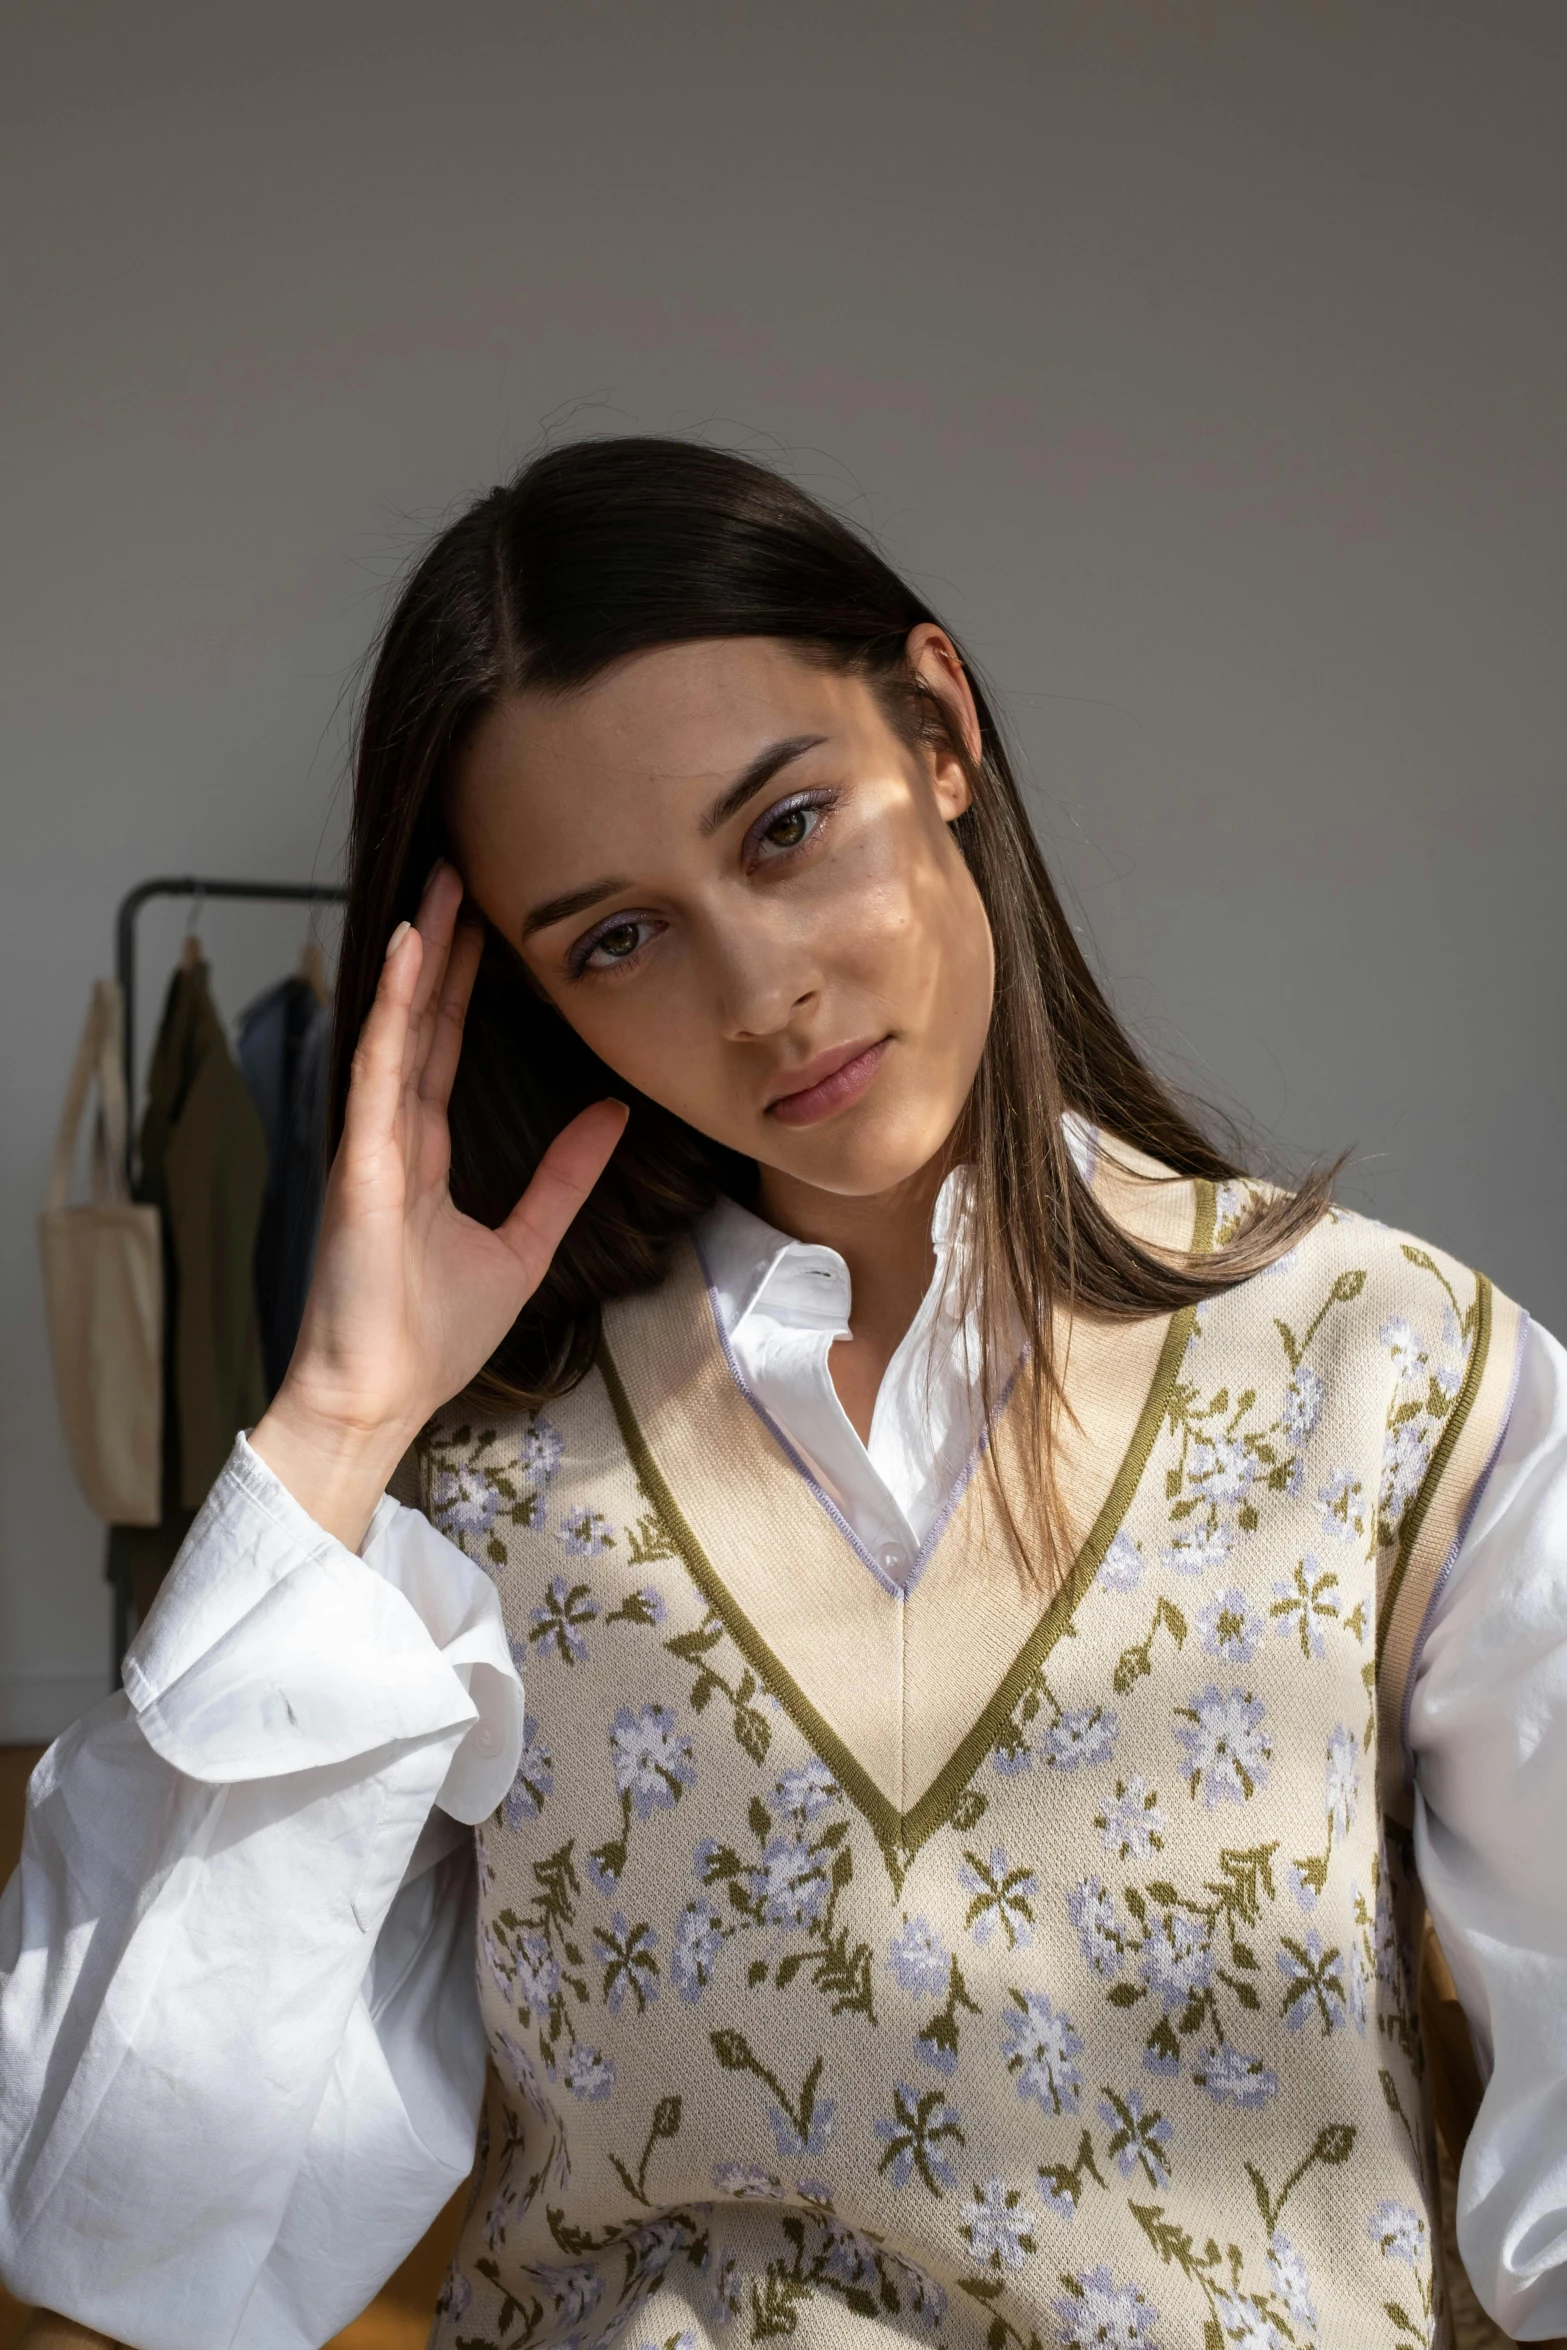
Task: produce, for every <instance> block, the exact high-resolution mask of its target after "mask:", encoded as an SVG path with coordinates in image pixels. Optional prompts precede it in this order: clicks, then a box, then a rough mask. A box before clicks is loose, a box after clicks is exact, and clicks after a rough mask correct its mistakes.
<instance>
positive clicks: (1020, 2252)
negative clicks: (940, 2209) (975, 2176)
mask: <svg viewBox="0 0 1567 2350" xmlns="http://www.w3.org/2000/svg"><path fill="white" fill-rule="evenodd" d="M958 2232H959V2234H960V2235H961V2236H962V2237H963V2238H964V2239H965V2241H966V2242H967V2243H968V2244H969V2246H970V2247H971V2248H972V2251H973V2254H974V2258H975V2259H976V2260H979V2261H983V2262H984V2264H985V2265H986V2267H987V2268H994V2269H1017V2268H1021V2267H1022V2265H1023V2263H1024V2261H1025V2260H1026V2259H1027V2258H1028V2255H1029V2254H1030V2253H1031V2252H1034V2251H1037V2249H1038V2246H1037V2244H1036V2242H1035V2238H1034V2226H1033V2219H1032V2216H1031V2214H1030V2212H1029V2210H1028V2207H1027V2206H1026V2205H1025V2203H1024V2201H1023V2190H1022V2189H1021V2187H1009V2186H1008V2185H1007V2183H1006V2181H1005V2179H987V2180H986V2182H985V2184H984V2186H983V2187H981V2186H980V2185H979V2184H978V2183H977V2182H976V2184H975V2188H974V2195H973V2200H972V2201H971V2202H969V2203H965V2204H964V2205H963V2207H962V2218H961V2222H960V2225H959V2230H958Z"/></svg>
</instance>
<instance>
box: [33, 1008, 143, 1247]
mask: <svg viewBox="0 0 1567 2350" xmlns="http://www.w3.org/2000/svg"><path fill="white" fill-rule="evenodd" d="M124 1034H125V1007H124V1003H123V1001H122V999H121V996H120V984H119V981H118V980H117V979H97V980H94V982H93V991H92V1000H91V1002H90V1003H89V1004H88V1006H87V1018H86V1020H85V1021H84V1022H83V1025H82V1033H81V1038H80V1041H79V1042H78V1044H77V1047H76V1059H75V1061H74V1062H73V1063H72V1066H71V1081H70V1084H69V1085H68V1086H67V1087H66V1089H65V1103H64V1106H63V1108H62V1109H61V1112H60V1124H59V1127H58V1129H57V1130H56V1133H55V1138H54V1157H53V1159H52V1160H51V1161H50V1165H49V1189H48V1193H47V1202H48V1206H49V1208H50V1210H51V1211H55V1210H58V1209H60V1208H63V1207H64V1205H65V1196H66V1193H67V1192H68V1191H69V1189H70V1184H71V1165H72V1162H73V1160H74V1159H75V1157H76V1137H77V1133H78V1131H79V1129H80V1127H81V1122H82V1112H83V1110H84V1109H85V1108H86V1106H87V1089H88V1087H89V1086H90V1085H91V1084H92V1081H93V1079H94V1077H96V1078H97V1080H98V1105H97V1116H96V1117H95V1119H94V1121H93V1150H92V1196H93V1204H94V1205H95V1206H97V1207H109V1206H115V1205H118V1204H119V1203H120V1202H122V1201H123V1200H124V1199H125V1198H126V1197H127V1192H126V1183H125V1130H126V1106H125V1072H124V1069H123V1067H122V1066H121V1060H120V1055H121V1048H122V1044H123V1039H124Z"/></svg>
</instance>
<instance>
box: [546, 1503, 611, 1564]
mask: <svg viewBox="0 0 1567 2350" xmlns="http://www.w3.org/2000/svg"><path fill="white" fill-rule="evenodd" d="M557 1535H558V1539H559V1542H560V1546H561V1549H562V1550H565V1551H569V1552H570V1553H571V1555H572V1557H573V1558H593V1557H595V1556H596V1555H597V1553H598V1552H599V1551H601V1550H613V1549H614V1547H615V1537H614V1535H613V1534H611V1532H610V1530H609V1521H608V1519H607V1518H606V1517H605V1516H604V1514H603V1512H602V1510H574V1511H573V1512H572V1514H571V1516H570V1517H569V1518H562V1520H561V1522H560V1525H559V1528H558V1529H557Z"/></svg>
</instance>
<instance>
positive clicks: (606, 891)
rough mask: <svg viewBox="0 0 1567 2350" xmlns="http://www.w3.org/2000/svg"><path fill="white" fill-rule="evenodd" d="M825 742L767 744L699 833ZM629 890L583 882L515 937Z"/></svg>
mask: <svg viewBox="0 0 1567 2350" xmlns="http://www.w3.org/2000/svg"><path fill="white" fill-rule="evenodd" d="M826 740H827V737H826V735H824V734H792V735H790V736H788V738H787V739H786V740H785V741H783V742H777V743H770V744H769V745H768V747H767V749H766V750H765V751H760V752H758V754H757V756H756V757H755V758H754V759H753V760H752V761H751V764H750V765H749V767H747V768H746V769H745V771H744V773H743V774H742V775H741V776H739V778H738V779H737V780H736V781H735V782H734V783H732V784H731V785H730V786H729V789H728V790H727V791H726V792H721V793H720V794H719V796H718V798H717V799H716V800H715V801H714V802H713V804H712V806H711V807H710V808H709V809H708V811H707V813H706V814H705V815H704V816H703V818H702V819H701V824H700V827H699V829H700V830H701V831H702V833H703V834H705V835H707V834H712V833H715V832H717V830H718V829H719V827H720V825H723V824H727V823H728V821H729V819H730V817H731V816H733V815H735V814H736V813H737V811H738V810H739V809H741V808H743V807H744V806H745V804H746V802H747V800H751V799H754V798H755V797H756V795H757V793H758V792H759V791H761V790H763V789H764V787H765V786H766V785H767V784H769V783H771V782H772V780H773V777H774V776H775V775H776V774H777V773H778V772H779V770H780V768H783V767H787V766H788V764H789V762H790V760H791V759H799V758H802V757H803V756H804V754H805V753H806V752H807V751H814V750H815V749H816V747H817V745H818V743H824V742H825V741H826ZM630 887H631V883H630V882H629V881H626V880H624V879H613V878H612V879H610V880H608V881H589V882H586V883H585V884H584V885H583V887H582V888H581V889H573V890H568V891H567V892H566V894H565V895H564V896H563V897H558V898H545V899H544V900H543V902H542V903H541V904H540V905H537V906H535V907H533V909H532V910H531V912H529V913H528V914H526V915H524V917H523V921H522V928H521V930H520V932H519V933H518V937H519V941H520V940H524V939H530V938H532V937H533V935H534V933H535V932H536V931H540V930H549V929H551V928H552V927H553V925H554V924H555V923H557V922H566V921H569V920H570V918H571V916H572V915H573V914H585V913H586V912H587V910H588V908H589V907H590V906H596V905H597V904H598V903H599V901H600V899H601V898H611V897H615V896H617V895H618V894H619V892H620V891H621V890H625V889H629V888H630Z"/></svg>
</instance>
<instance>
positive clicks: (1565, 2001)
mask: <svg viewBox="0 0 1567 2350" xmlns="http://www.w3.org/2000/svg"><path fill="white" fill-rule="evenodd" d="M1409 1735H1410V1747H1411V1751H1412V1754H1413V1759H1414V1767H1415V1852H1416V1859H1417V1864H1418V1867H1419V1871H1420V1878H1421V1882H1422V1885H1423V1887H1424V1891H1425V1897H1426V1901H1427V1903H1428V1905H1429V1907H1430V1911H1431V1916H1432V1919H1433V1922H1434V1924H1435V1926H1436V1930H1437V1934H1438V1936H1439V1938H1440V1940H1441V1944H1442V1948H1443V1951H1444V1953H1445V1954H1446V1957H1447V1961H1448V1964H1449V1966H1450V1967H1451V1969H1452V1973H1453V1981H1454V1984H1455V1986H1456V1988H1457V1991H1458V1995H1459V1998H1460V2000H1461V2001H1462V2003H1463V2007H1464V2012H1465V2014H1466V2015H1467V2017H1468V2019H1469V2026H1470V2030H1471V2033H1472V2035H1473V2038H1474V2043H1475V2051H1476V2055H1477V2057H1478V2059H1479V2064H1480V2070H1481V2075H1482V2078H1483V2079H1484V2080H1485V2082H1486V2088H1485V2094H1484V2097H1483V2099H1482V2101H1481V2105H1480V2110H1479V2114H1478V2116H1477V2118H1476V2121H1475V2125H1474V2129H1473V2131H1472V2132H1471V2134H1470V2138H1469V2142H1468V2145H1467V2147H1466V2148H1465V2151H1464V2157H1463V2162H1462V2165H1461V2167H1460V2171H1459V2179H1458V2205H1457V2228H1458V2248H1459V2251H1460V2252H1461V2254H1462V2255H1463V2261H1464V2266H1465V2268H1466V2269H1467V2271H1468V2274H1469V2279H1470V2282H1471V2283H1472V2285H1473V2286H1474V2289H1475V2292H1476V2294H1477V2295H1478V2297H1479V2299H1480V2300H1481V2302H1482V2303H1483V2304H1484V2306H1485V2307H1486V2309H1487V2310H1488V2311H1489V2312H1490V2314H1491V2316H1492V2317H1493V2318H1494V2319H1495V2320H1496V2322H1497V2324H1498V2325H1499V2326H1500V2327H1501V2328H1502V2329H1503V2331H1504V2332H1505V2333H1507V2334H1508V2335H1510V2336H1511V2337H1512V2338H1513V2339H1515V2340H1519V2341H1538V2340H1541V2339H1545V2338H1549V2337H1552V2336H1556V2335H1562V2334H1567V1837H1564V1835H1563V1832H1562V1822H1563V1819H1564V1817H1567V1353H1564V1351H1563V1349H1562V1348H1561V1347H1560V1346H1559V1345H1558V1344H1557V1342H1556V1340H1555V1339H1554V1338H1552V1337H1550V1336H1549V1334H1548V1333H1547V1332H1545V1331H1543V1330H1541V1329H1540V1328H1539V1327H1538V1326H1537V1325H1534V1324H1530V1325H1529V1326H1528V1327H1527V1328H1526V1330H1525V1332H1524V1336H1523V1339H1522V1342H1521V1352H1520V1359H1519V1372H1518V1386H1517V1393H1516V1397H1515V1401H1514V1405H1513V1410H1512V1414H1511V1417H1510V1419H1509V1422H1508V1425H1507V1429H1506V1431H1505V1434H1504V1436H1503V1439H1502V1443H1501V1445H1500V1448H1499V1450H1498V1453H1497V1457H1496V1461H1495V1465H1494V1467H1493V1469H1492V1471H1491V1475H1490V1477H1489V1480H1488V1481H1487V1483H1486V1486H1485V1489H1484V1491H1483V1493H1482V1494H1481V1497H1480V1501H1479V1505H1478V1507H1477V1509H1476V1512H1475V1516H1474V1519H1473V1521H1472V1523H1471V1525H1470V1527H1469V1529H1468V1531H1467V1533H1466V1534H1465V1536H1464V1538H1463V1540H1462V1542H1461V1545H1460V1548H1459V1551H1458V1553H1457V1556H1456V1557H1455V1559H1454V1562H1453V1566H1452V1569H1451V1570H1450V1572H1449V1574H1448V1577H1447V1580H1446V1583H1445V1585H1444V1587H1443V1588H1442V1589H1441V1590H1440V1591H1439V1593H1438V1597H1437V1601H1436V1604H1435V1606H1434V1609H1433V1613H1432V1617H1431V1621H1430V1624H1429V1627H1428V1630H1427V1633H1426V1638H1425V1644H1424V1648H1423V1651H1422V1653H1421V1655H1420V1658H1419V1661H1418V1666H1417V1672H1416V1677H1415V1681H1414V1687H1413V1692H1412V1699H1411V1705H1410V1713H1409Z"/></svg>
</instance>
